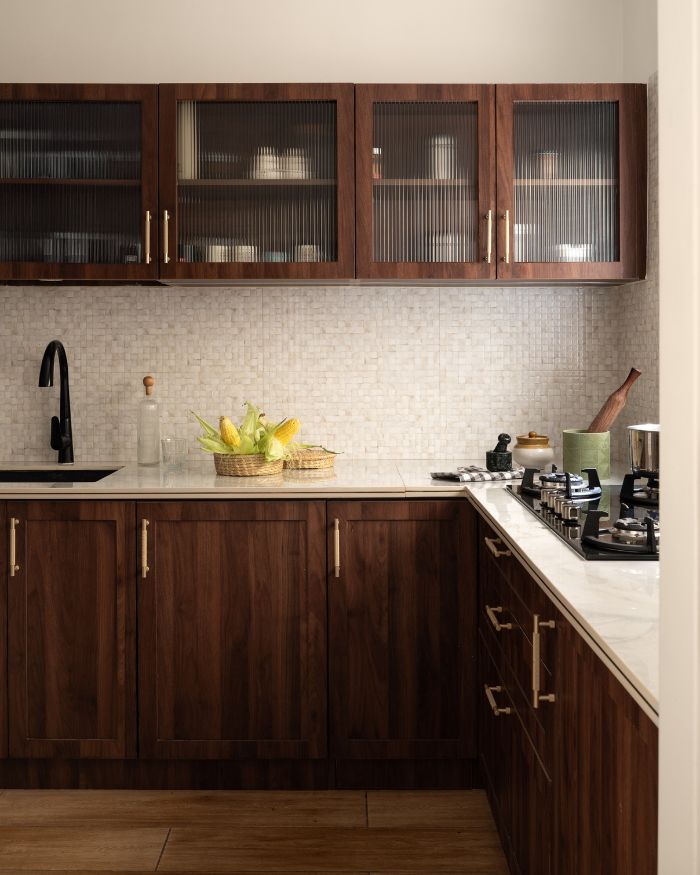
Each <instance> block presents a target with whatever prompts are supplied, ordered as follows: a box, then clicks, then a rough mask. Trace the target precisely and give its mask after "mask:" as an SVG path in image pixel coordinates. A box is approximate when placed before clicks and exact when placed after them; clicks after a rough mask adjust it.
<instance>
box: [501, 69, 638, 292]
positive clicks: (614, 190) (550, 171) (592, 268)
mask: <svg viewBox="0 0 700 875" xmlns="http://www.w3.org/2000/svg"><path fill="white" fill-rule="evenodd" d="M496 94H497V137H498V162H499V163H498V213H499V216H498V221H499V233H498V254H499V262H498V275H499V277H503V278H506V279H510V278H513V279H520V278H522V279H555V280H557V279H562V280H565V279H574V278H579V279H591V280H595V279H599V280H601V281H603V280H612V281H615V280H622V279H633V278H636V277H639V276H644V273H645V266H644V262H645V235H646V93H645V89H644V87H643V86H638V85H629V86H627V85H620V86H618V85H567V86H561V85H514V86H500V85H499V86H497V89H496Z"/></svg>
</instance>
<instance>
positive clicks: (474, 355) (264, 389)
mask: <svg viewBox="0 0 700 875" xmlns="http://www.w3.org/2000/svg"><path fill="white" fill-rule="evenodd" d="M622 294H627V292H624V293H622ZM620 298H621V292H620V290H618V289H598V288H587V289H586V288H546V289H545V288H543V289H540V288H509V289H498V288H395V287H377V288H375V287H345V286H343V287H328V288H325V287H324V288H318V287H315V288H270V287H265V288H168V287H114V288H108V287H84V288H78V287H76V288H73V287H70V288H65V287H60V286H52V287H47V286H32V287H26V288H25V287H17V286H12V287H4V288H0V313H2V319H1V321H0V434H2V443H3V447H2V450H0V459H3V460H15V461H17V460H22V461H27V460H50V459H53V458H54V457H55V453H53V452H52V451H51V450H50V448H49V420H50V417H51V415H52V414H54V413H56V412H57V410H58V385H56V386H55V387H54V388H53V389H40V388H38V387H37V380H38V376H39V363H40V361H41V355H42V352H43V350H44V346H45V344H46V343H47V342H48V341H49V340H51V339H52V338H54V337H56V338H60V339H61V340H62V341H63V342H64V344H65V346H66V349H67V352H68V358H69V364H70V385H71V402H72V412H73V434H74V439H75V451H76V460H77V461H97V460H105V461H118V460H130V459H133V458H134V457H135V452H136V411H137V405H138V403H139V401H140V399H141V397H142V394H143V387H142V385H141V380H142V378H143V376H144V375H145V374H147V373H152V374H153V375H154V376H155V378H156V390H155V397H156V398H157V399H158V401H159V403H160V405H161V417H162V433H163V434H178V435H187V436H189V437H190V438H191V446H192V452H193V453H195V452H197V451H196V449H195V447H196V444H195V441H194V436H195V434H196V433H197V430H198V429H197V426H196V424H195V423H194V422H193V420H192V418H191V417H190V415H189V411H190V410H196V411H197V412H198V413H200V414H202V415H203V416H204V417H206V418H208V419H210V420H214V421H215V420H216V418H217V417H218V416H219V415H220V414H222V413H226V414H228V415H231V416H232V417H234V418H235V417H237V416H239V415H240V414H241V412H242V406H241V405H242V404H243V402H244V401H245V400H246V399H251V400H252V401H254V402H256V403H258V404H260V405H261V406H262V407H263V409H264V410H265V411H266V412H267V413H268V415H269V416H270V417H280V418H281V417H282V416H285V415H295V416H298V417H299V418H300V419H301V421H302V423H303V432H302V437H303V439H304V440H308V441H313V442H316V441H319V442H321V443H323V444H324V445H326V446H329V447H332V448H333V449H336V450H339V451H342V452H344V453H347V454H349V455H352V456H366V457H369V458H380V457H387V456H392V457H397V458H399V457H400V458H418V457H425V456H448V457H465V458H475V457H482V456H483V453H484V451H485V450H487V449H492V448H493V445H494V444H495V442H496V438H497V435H498V433H499V432H501V431H507V432H508V433H509V434H511V435H516V434H521V433H523V432H526V431H528V430H530V429H536V430H538V431H540V432H544V433H547V434H549V435H551V437H552V441H553V443H554V445H555V446H558V445H560V432H561V429H562V428H563V427H582V428H583V427H585V426H586V425H587V424H588V422H589V421H590V419H591V418H592V416H593V414H594V413H595V412H596V410H597V408H598V407H599V406H600V404H601V403H602V401H603V400H604V398H605V397H606V396H607V394H608V393H609V392H610V391H611V390H612V389H613V388H615V387H616V385H618V384H619V383H620V382H621V381H622V379H623V377H624V376H625V375H626V372H627V369H628V367H629V366H630V365H631V364H635V363H637V361H638V360H637V359H634V360H628V359H627V358H626V357H625V356H622V355H621V354H620V353H621V344H620V329H621V327H622V325H621V320H620V318H619V309H620ZM623 359H624V360H623ZM644 381H649V382H651V375H649V374H648V373H645V376H644V377H643V378H642V380H640V381H639V383H638V386H637V387H635V390H633V391H635V392H639V395H640V396H641V395H642V392H641V391H639V390H640V389H642V388H643V387H644ZM56 384H58V379H57V380H56ZM639 416H640V418H644V417H642V416H641V412H640V414H639Z"/></svg>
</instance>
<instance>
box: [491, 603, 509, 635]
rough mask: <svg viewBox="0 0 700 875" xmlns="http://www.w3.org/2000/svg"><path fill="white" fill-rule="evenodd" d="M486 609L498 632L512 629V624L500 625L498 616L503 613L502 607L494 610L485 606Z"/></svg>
mask: <svg viewBox="0 0 700 875" xmlns="http://www.w3.org/2000/svg"><path fill="white" fill-rule="evenodd" d="M485 608H486V616H487V617H488V618H489V620H490V621H491V625H492V626H493V628H494V629H495V630H496V632H500V631H501V630H502V629H512V628H513V624H512V623H499V621H498V617H497V616H496V614H501V613H503V608H502V607H497V608H492V607H491V606H490V605H485Z"/></svg>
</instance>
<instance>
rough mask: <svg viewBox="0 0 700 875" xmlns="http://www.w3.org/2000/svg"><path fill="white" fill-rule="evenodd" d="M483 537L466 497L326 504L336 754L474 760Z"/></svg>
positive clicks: (333, 746)
mask: <svg viewBox="0 0 700 875" xmlns="http://www.w3.org/2000/svg"><path fill="white" fill-rule="evenodd" d="M475 539H476V519H475V514H474V511H473V510H472V509H471V508H470V507H469V506H468V505H467V503H466V502H463V501H451V500H446V501H429V500H418V501H357V500H355V501H344V502H336V501H334V502H329V503H328V555H329V659H330V666H329V676H330V684H329V690H330V692H329V695H330V708H329V713H330V721H331V725H330V748H331V750H330V753H331V755H333V756H336V757H338V758H340V759H375V758H384V759H404V760H415V759H421V758H428V759H441V758H444V759H454V758H456V759H460V758H461V759H471V758H475V757H476V702H475V694H476V680H477V675H476V616H475V614H476V585H475V584H476V581H475V575H474V573H473V571H472V565H471V563H472V562H473V560H474V556H475V553H474V546H475Z"/></svg>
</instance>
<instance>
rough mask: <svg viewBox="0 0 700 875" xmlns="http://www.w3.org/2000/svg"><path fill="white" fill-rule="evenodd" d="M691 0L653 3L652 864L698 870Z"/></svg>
mask: <svg viewBox="0 0 700 875" xmlns="http://www.w3.org/2000/svg"><path fill="white" fill-rule="evenodd" d="M699 107H700V2H699V0H674V2H673V3H661V4H660V6H659V175H660V181H661V185H660V192H659V197H660V200H659V206H660V217H659V218H660V265H661V274H660V283H661V354H660V358H661V422H662V423H663V431H664V439H663V444H662V451H661V468H662V470H663V484H664V485H663V490H664V498H663V500H664V546H663V550H662V554H661V575H662V580H663V586H662V588H661V593H662V596H661V735H660V738H661V783H660V793H661V799H660V858H659V859H660V868H659V873H660V875H697V873H698V872H700V539H699V538H698V533H699V532H700V469H699V468H698V466H697V465H696V464H694V460H690V459H689V458H688V452H687V450H688V447H689V446H691V447H696V446H697V443H698V435H699V434H700V295H699V294H698V290H699V289H700V246H699V245H698V240H699V239H700V236H699V233H698V232H699V229H700V109H699Z"/></svg>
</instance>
